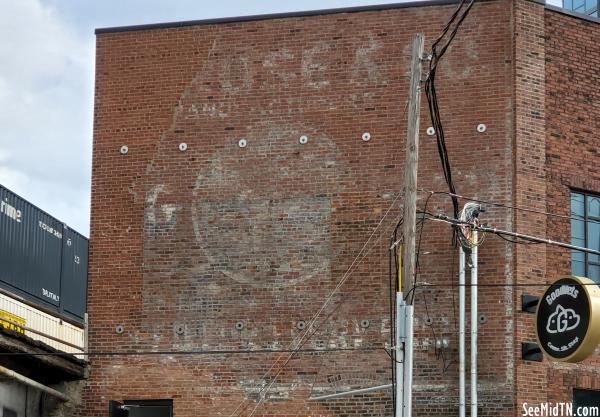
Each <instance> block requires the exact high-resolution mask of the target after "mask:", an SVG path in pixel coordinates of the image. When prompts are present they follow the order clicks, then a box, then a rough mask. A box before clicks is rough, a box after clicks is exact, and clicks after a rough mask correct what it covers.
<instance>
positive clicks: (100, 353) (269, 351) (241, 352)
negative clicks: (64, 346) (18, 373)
mask: <svg viewBox="0 0 600 417" xmlns="http://www.w3.org/2000/svg"><path fill="white" fill-rule="evenodd" d="M380 349H382V348H380V347H364V348H322V349H318V348H315V349H298V350H294V349H277V350H273V349H246V350H230V349H216V350H166V351H123V352H119V351H98V352H94V351H89V352H81V353H65V352H0V356H63V357H69V358H70V357H72V356H158V355H197V356H205V355H213V356H222V355H254V354H256V355H258V354H266V355H269V354H273V353H290V352H294V353H307V354H314V353H332V352H373V351H377V350H380Z"/></svg>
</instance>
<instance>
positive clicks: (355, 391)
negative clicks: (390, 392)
mask: <svg viewBox="0 0 600 417" xmlns="http://www.w3.org/2000/svg"><path fill="white" fill-rule="evenodd" d="M388 388H392V384H386V385H378V386H376V387H369V388H359V389H353V390H351V391H344V392H336V393H335V394H326V395H320V396H318V397H310V398H309V399H308V401H321V400H329V399H331V398H339V397H345V396H347V395H356V394H364V393H365V392H373V391H381V390H384V389H388Z"/></svg>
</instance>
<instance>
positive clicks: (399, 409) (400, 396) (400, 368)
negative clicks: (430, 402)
mask: <svg viewBox="0 0 600 417" xmlns="http://www.w3.org/2000/svg"><path fill="white" fill-rule="evenodd" d="M405 307H406V304H405V303H404V299H403V298H402V293H401V292H397V293H396V341H395V342H396V363H395V367H396V416H395V417H402V415H403V411H404V389H405V378H404V362H405V360H404V359H405V356H406V350H405V346H404V341H405V340H406V339H405V336H404V332H405V330H406V325H405V323H404V322H405V320H406V313H405V311H404V309H405Z"/></svg>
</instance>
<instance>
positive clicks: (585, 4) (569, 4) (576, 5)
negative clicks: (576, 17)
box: [563, 0, 598, 17]
mask: <svg viewBox="0 0 600 417" xmlns="http://www.w3.org/2000/svg"><path fill="white" fill-rule="evenodd" d="M563 8H564V9H567V10H571V11H573V12H577V13H581V14H586V15H588V16H593V17H598V0H563Z"/></svg>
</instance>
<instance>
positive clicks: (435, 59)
mask: <svg viewBox="0 0 600 417" xmlns="http://www.w3.org/2000/svg"><path fill="white" fill-rule="evenodd" d="M466 3H467V2H466V0H462V1H461V2H460V4H459V5H458V8H457V9H456V10H455V11H454V13H453V14H452V16H451V17H450V20H449V21H448V23H446V25H445V26H444V28H443V29H442V32H441V33H440V35H439V36H438V37H437V39H436V40H435V41H434V42H433V44H432V45H431V59H430V61H429V75H428V76H427V79H426V80H425V94H426V95H427V103H428V105H429V114H430V116H431V123H432V124H433V128H434V129H435V135H436V139H437V148H438V153H439V155H440V161H441V163H442V169H443V171H444V178H445V179H446V184H447V185H448V189H449V190H450V193H452V194H456V189H455V187H454V182H453V180H452V167H451V165H450V159H449V157H448V150H447V148H446V139H445V136H444V128H443V126H442V119H441V116H440V111H439V106H438V99H437V93H436V89H435V75H436V70H437V66H438V64H439V62H440V60H441V59H442V57H443V56H444V54H445V53H446V50H447V49H448V47H449V46H450V44H451V43H452V40H453V39H454V37H455V36H456V33H457V32H458V29H459V28H460V25H461V24H462V22H463V21H464V20H465V18H466V17H467V15H468V14H469V11H470V10H471V7H473V4H474V3H475V0H471V1H469V3H468V4H467V5H466V6H465V4H466ZM461 12H462V13H461ZM451 28H452V30H451V31H450V29H451ZM449 31H450V34H449V35H448V32H449ZM444 40H445V42H444V43H443V44H442V41H444ZM451 198H452V206H453V212H454V218H458V216H459V213H458V198H456V197H455V196H451ZM461 235H462V231H461V230H460V229H457V228H455V229H454V238H453V240H454V242H455V243H456V241H457V240H458V242H460V243H461V245H463V243H464V242H465V241H466V238H464V236H461ZM464 246H465V245H463V247H464ZM467 247H468V246H467Z"/></svg>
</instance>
